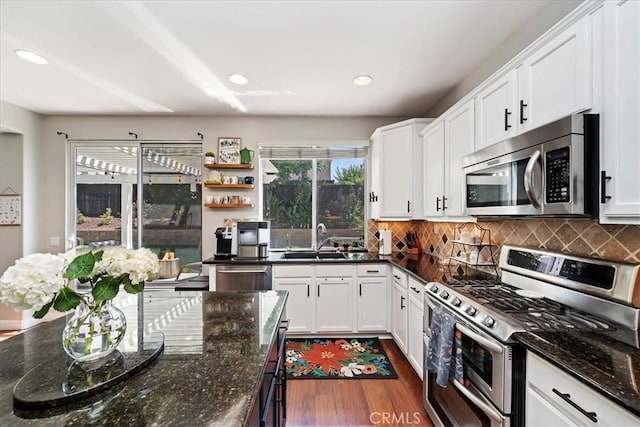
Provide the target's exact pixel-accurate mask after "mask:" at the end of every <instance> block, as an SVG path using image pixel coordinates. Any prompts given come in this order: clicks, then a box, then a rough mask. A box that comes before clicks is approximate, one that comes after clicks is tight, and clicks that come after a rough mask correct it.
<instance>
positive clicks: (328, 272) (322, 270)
mask: <svg viewBox="0 0 640 427" xmlns="http://www.w3.org/2000/svg"><path fill="white" fill-rule="evenodd" d="M353 273H354V271H353V265H336V264H331V265H318V266H317V267H316V277H345V276H348V277H349V278H351V277H352V276H353Z"/></svg>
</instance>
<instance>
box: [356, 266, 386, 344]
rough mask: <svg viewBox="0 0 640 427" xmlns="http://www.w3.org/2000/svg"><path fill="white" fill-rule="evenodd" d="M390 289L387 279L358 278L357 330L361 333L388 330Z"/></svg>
mask: <svg viewBox="0 0 640 427" xmlns="http://www.w3.org/2000/svg"><path fill="white" fill-rule="evenodd" d="M388 289H389V287H388V286H387V278H386V277H380V278H366V279H360V278H359V277H358V304H357V310H358V325H357V329H358V331H359V332H363V331H386V330H388V326H387V320H388V316H387V306H388V304H387V302H388V300H389V298H388Z"/></svg>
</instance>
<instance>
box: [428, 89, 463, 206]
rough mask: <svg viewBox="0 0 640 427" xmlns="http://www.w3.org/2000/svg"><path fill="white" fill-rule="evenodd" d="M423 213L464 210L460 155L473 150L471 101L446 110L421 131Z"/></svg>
mask: <svg viewBox="0 0 640 427" xmlns="http://www.w3.org/2000/svg"><path fill="white" fill-rule="evenodd" d="M423 140H424V154H425V156H424V165H425V168H426V170H427V172H426V173H425V182H424V187H425V200H424V216H425V217H426V218H437V217H449V218H455V217H461V216H462V215H463V210H464V174H463V171H462V157H463V156H465V155H467V154H469V153H471V152H473V140H474V101H473V100H469V101H467V102H465V103H462V104H460V105H459V106H457V107H456V108H454V109H452V110H451V111H449V112H447V113H446V114H445V115H444V116H443V117H442V119H441V121H438V122H437V123H435V124H433V125H431V126H430V127H428V128H427V129H425V131H424V132H423Z"/></svg>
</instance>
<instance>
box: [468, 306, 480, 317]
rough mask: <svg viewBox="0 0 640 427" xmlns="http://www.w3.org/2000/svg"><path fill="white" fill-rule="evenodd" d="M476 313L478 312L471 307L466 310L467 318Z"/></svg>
mask: <svg viewBox="0 0 640 427" xmlns="http://www.w3.org/2000/svg"><path fill="white" fill-rule="evenodd" d="M477 312H478V311H477V310H476V309H475V308H473V307H469V308H467V314H468V315H469V316H475V315H476V313H477Z"/></svg>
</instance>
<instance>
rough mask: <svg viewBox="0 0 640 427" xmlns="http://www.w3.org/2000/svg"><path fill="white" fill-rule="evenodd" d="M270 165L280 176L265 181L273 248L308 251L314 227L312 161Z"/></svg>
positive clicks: (272, 176) (274, 162) (278, 162)
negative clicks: (301, 248) (305, 249)
mask: <svg viewBox="0 0 640 427" xmlns="http://www.w3.org/2000/svg"><path fill="white" fill-rule="evenodd" d="M265 162H269V161H268V160H265ZM270 163H271V165H273V166H274V167H275V168H276V169H277V174H269V175H267V179H265V181H264V187H263V212H264V219H266V220H270V221H271V248H274V249H275V248H287V247H289V248H300V247H303V248H308V247H310V246H311V242H312V227H313V225H312V215H311V213H312V200H311V188H312V187H311V180H312V176H313V161H312V160H271V161H270ZM263 167H264V163H263ZM271 179H272V181H269V180H271ZM268 181H269V182H268Z"/></svg>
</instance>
